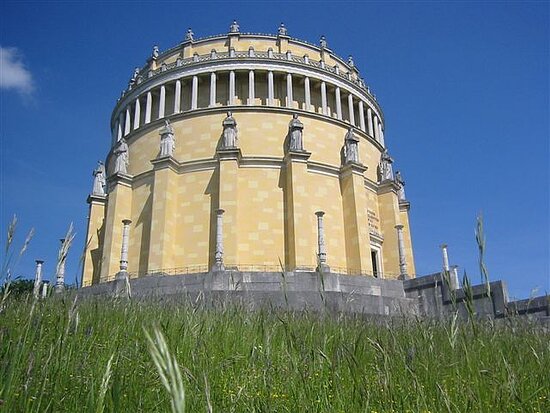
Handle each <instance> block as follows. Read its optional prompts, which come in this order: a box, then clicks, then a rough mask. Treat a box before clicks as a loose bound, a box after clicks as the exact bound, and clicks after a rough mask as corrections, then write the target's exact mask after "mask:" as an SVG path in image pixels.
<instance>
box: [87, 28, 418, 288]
mask: <svg viewBox="0 0 550 413" xmlns="http://www.w3.org/2000/svg"><path fill="white" fill-rule="evenodd" d="M228 111H231V112H232V116H233V117H234V119H235V121H236V122H237V129H238V144H237V148H234V149H229V150H226V149H222V148H221V146H220V144H221V140H222V133H223V128H222V122H223V120H224V119H225V118H226V116H227V112H228ZM293 114H297V115H298V119H299V120H300V121H301V122H302V123H303V149H304V150H303V151H291V150H289V148H288V135H289V122H290V121H291V120H292V117H293ZM167 120H168V121H169V123H170V125H171V127H172V128H173V131H174V137H175V141H176V143H175V148H174V151H173V153H172V155H171V156H165V157H160V156H159V154H160V150H159V143H160V135H159V131H160V130H161V128H163V127H164V125H165V121H167ZM111 126H112V130H113V137H112V150H111V151H110V153H109V154H108V156H107V161H106V174H107V176H108V179H107V185H106V193H105V195H104V196H101V195H97V194H93V195H91V196H90V198H89V203H90V215H89V221H88V236H87V246H86V254H85V261H84V270H83V276H82V284H83V285H84V286H87V285H91V284H95V283H99V282H104V281H109V280H112V279H113V278H114V277H115V275H116V274H117V272H118V271H119V261H120V259H121V257H120V255H121V244H122V225H123V224H122V220H123V219H130V220H131V221H132V223H131V225H130V236H129V244H128V272H129V273H130V275H131V276H141V275H145V274H151V273H171V274H178V273H184V272H204V271H208V270H209V269H211V268H212V266H213V265H214V260H215V252H216V211H217V210H218V209H223V210H224V211H225V212H224V214H223V249H224V251H223V261H224V265H225V267H226V268H230V269H233V268H236V269H241V270H250V269H253V270H254V269H257V270H258V271H263V270H276V269H277V268H280V266H281V265H282V266H283V267H284V268H285V270H288V271H294V270H298V271H299V270H311V269H315V268H316V267H317V264H318V255H317V254H318V244H317V242H318V238H317V237H318V233H317V217H316V215H315V213H316V212H317V211H324V212H325V215H324V235H325V241H326V249H327V264H328V266H329V267H330V268H331V270H332V271H333V272H336V273H344V274H352V275H353V274H357V275H362V276H373V275H374V276H378V277H384V278H397V277H399V276H400V274H401V275H403V273H404V271H403V270H405V272H406V275H407V276H409V277H414V274H415V269H414V258H413V249H412V242H411V235H410V228H409V218H408V210H409V203H408V201H406V200H405V199H404V198H403V196H400V189H402V188H401V183H400V182H396V181H395V180H385V181H384V179H382V177H381V173H380V170H379V169H380V167H379V164H380V161H381V155H382V153H383V152H384V150H385V142H384V119H383V114H382V111H381V108H380V106H379V105H378V103H377V102H376V99H375V97H374V96H373V95H372V94H371V93H370V90H369V88H368V87H367V86H366V84H365V82H364V81H363V80H362V79H361V78H360V74H359V72H358V70H357V69H356V67H355V66H354V64H353V62H352V61H351V60H350V61H347V62H346V61H344V60H342V59H341V58H339V57H338V56H336V55H335V54H334V53H333V52H332V51H331V50H330V49H329V48H328V47H327V46H326V45H324V44H321V46H314V45H311V44H308V43H306V42H303V41H300V40H296V39H293V38H291V37H288V36H287V35H286V33H284V32H283V33H280V34H279V35H274V36H272V35H257V34H245V33H240V32H234V33H228V34H226V35H220V36H212V37H209V38H206V39H198V40H195V39H187V40H186V41H184V42H183V43H181V44H180V45H178V46H176V47H174V48H172V49H169V50H167V51H165V52H162V53H158V54H157V53H154V54H153V55H152V56H151V58H150V59H149V60H148V62H147V64H146V65H145V66H144V67H143V68H141V69H140V70H139V72H137V73H136V74H135V75H134V77H133V79H132V80H131V82H130V86H129V87H128V89H127V90H126V91H125V93H124V94H123V96H122V97H121V98H120V99H119V101H118V103H117V105H116V107H115V109H114V111H113V117H112V122H111ZM350 128H352V131H353V134H354V136H355V137H356V138H357V139H358V154H359V159H358V162H351V163H350V162H348V163H346V162H345V155H344V153H343V146H344V137H345V136H346V133H348V131H349V130H350ZM123 138H124V140H125V141H126V142H127V145H128V155H129V164H128V168H127V170H126V171H125V172H116V171H115V157H116V155H115V153H114V152H115V150H116V148H117V147H118V145H119V142H120V141H121V139H123ZM396 225H403V236H404V237H403V238H404V250H402V252H401V254H402V255H403V254H404V256H403V257H402V260H401V264H402V265H401V266H400V252H399V245H398V244H399V243H398V236H397V230H396V228H395V227H396ZM403 264H405V265H406V267H403Z"/></svg>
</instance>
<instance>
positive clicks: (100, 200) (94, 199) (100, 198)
mask: <svg viewBox="0 0 550 413" xmlns="http://www.w3.org/2000/svg"><path fill="white" fill-rule="evenodd" d="M106 201H107V195H97V194H90V195H88V199H87V200H86V202H87V203H88V204H90V205H92V204H99V205H105V202H106Z"/></svg>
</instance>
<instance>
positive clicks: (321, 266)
mask: <svg viewBox="0 0 550 413" xmlns="http://www.w3.org/2000/svg"><path fill="white" fill-rule="evenodd" d="M316 271H317V272H320V273H323V274H325V273H329V272H330V267H329V266H328V265H327V264H319V265H318V266H317V268H316Z"/></svg>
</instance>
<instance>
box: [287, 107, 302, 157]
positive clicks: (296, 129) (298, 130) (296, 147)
mask: <svg viewBox="0 0 550 413" xmlns="http://www.w3.org/2000/svg"><path fill="white" fill-rule="evenodd" d="M288 132H289V137H290V141H289V149H290V150H291V151H303V150H304V140H303V133H304V124H303V123H302V122H300V121H299V120H298V115H297V114H296V113H295V114H293V115H292V120H291V121H290V123H289V124H288Z"/></svg>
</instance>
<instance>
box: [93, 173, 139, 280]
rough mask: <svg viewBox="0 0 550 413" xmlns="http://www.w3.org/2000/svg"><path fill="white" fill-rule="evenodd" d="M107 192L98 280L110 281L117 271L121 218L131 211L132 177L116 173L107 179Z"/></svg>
mask: <svg viewBox="0 0 550 413" xmlns="http://www.w3.org/2000/svg"><path fill="white" fill-rule="evenodd" d="M107 183H108V185H107V186H108V188H109V194H108V198H107V211H106V213H105V238H104V243H103V251H102V253H103V254H102V257H103V259H102V262H101V274H100V281H101V282H105V281H110V280H112V279H113V278H114V277H115V275H116V274H117V273H118V271H119V258H120V249H121V247H122V220H123V219H127V218H128V217H129V216H130V215H131V213H132V177H131V176H130V175H126V174H121V173H116V174H114V175H111V176H110V177H109V178H108V180H107Z"/></svg>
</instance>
